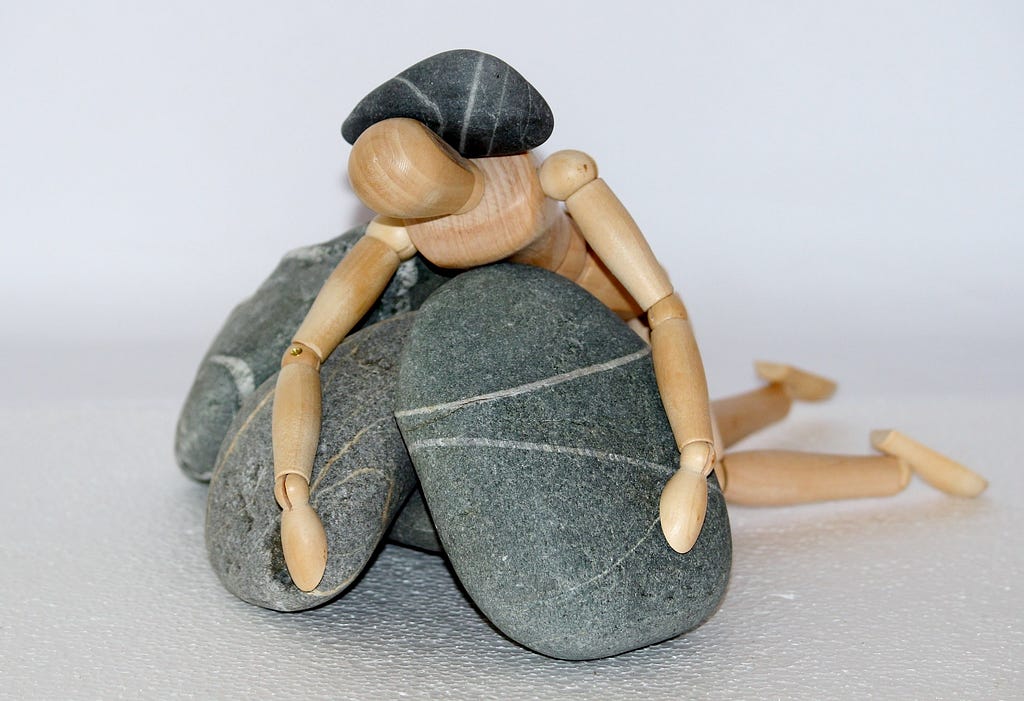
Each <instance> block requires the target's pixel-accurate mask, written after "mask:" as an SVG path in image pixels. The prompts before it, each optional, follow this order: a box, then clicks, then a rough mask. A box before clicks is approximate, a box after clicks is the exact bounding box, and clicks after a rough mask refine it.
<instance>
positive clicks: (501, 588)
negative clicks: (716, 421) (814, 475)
mask: <svg viewBox="0 0 1024 701" xmlns="http://www.w3.org/2000/svg"><path fill="white" fill-rule="evenodd" d="M397 406H398V411H397V413H396V415H397V418H398V421H399V426H400V427H401V430H402V435H403V436H404V437H405V440H406V445H407V447H408V449H409V453H410V455H411V456H412V459H413V462H414V464H415V466H416V472H417V474H418V476H419V479H420V484H421V488H422V490H423V494H424V497H425V498H426V501H427V504H428V505H429V506H430V513H431V515H432V516H433V520H434V524H435V526H436V528H437V533H438V535H439V537H440V540H441V543H442V545H443V546H444V551H445V553H446V554H447V555H448V557H449V559H450V561H451V563H452V566H453V568H454V570H455V572H456V574H457V575H458V577H459V579H460V581H461V582H462V584H463V586H464V587H465V589H466V591H467V593H468V594H469V595H470V597H472V599H473V601H474V602H475V603H476V605H477V606H478V607H479V608H480V610H481V611H482V612H483V613H484V614H485V615H486V616H487V617H488V618H489V619H490V621H491V623H493V624H494V625H495V626H496V627H497V628H498V629H499V630H501V631H502V632H504V633H505V634H506V635H508V636H509V637H510V638H512V639H513V640H515V641H517V642H518V643H520V644H522V645H524V646H526V647H529V648H531V649H533V650H536V651H538V652H540V653H543V654H545V655H549V656H552V657H560V658H566V659H590V658H597V657H605V656H609V655H615V654H618V653H622V652H626V651H628V650H633V649H637V648H640V647H644V646H646V645H650V644H653V643H656V642H659V641H662V640H666V639H668V638H671V637H674V636H676V635H679V634H680V633H683V632H685V631H687V630H690V629H691V628H694V627H695V626H697V625H699V624H700V623H701V622H703V621H704V620H705V619H707V618H708V617H709V616H710V615H711V614H712V613H713V612H714V611H715V609H716V607H717V606H718V603H719V601H720V600H721V598H722V596H723V595H724V592H725V587H726V584H727V582H728V578H729V571H730V567H731V561H732V545H731V538H730V532H729V520H728V515H727V513H726V509H725V501H724V499H723V498H722V493H721V490H720V489H719V487H718V483H717V482H716V481H715V479H714V477H712V478H711V479H710V480H709V489H708V510H707V517H706V519H705V523H704V528H703V530H702V532H701V535H700V537H699V538H698V540H697V543H696V545H695V546H694V548H693V549H692V550H691V551H690V552H689V553H686V554H680V553H676V552H674V551H673V550H672V549H671V548H670V547H669V545H668V544H667V542H666V541H665V538H664V536H663V535H662V532H661V524H660V520H659V516H658V511H659V509H658V507H659V499H660V495H661V491H662V488H663V487H664V485H665V483H666V482H667V481H668V479H669V477H670V476H671V475H672V474H673V473H674V472H675V470H676V469H677V467H678V461H679V452H678V450H677V448H676V445H675V440H674V438H673V435H672V431H671V428H670V427H669V424H668V420H667V419H666V417H665V413H664V408H663V407H662V403H661V398H660V395H659V393H658V387H657V383H656V382H655V378H654V372H653V369H652V366H651V360H650V351H649V349H648V348H647V346H646V344H645V343H644V342H643V341H641V340H640V338H639V337H638V336H637V335H636V334H635V333H633V331H631V330H630V329H629V328H628V327H627V326H625V325H624V324H623V323H622V322H621V321H620V320H619V319H618V318H617V317H616V316H615V315H614V314H612V313H611V312H610V311H608V310H607V309H606V308H605V307H604V306H603V305H602V304H601V303H600V302H598V301H597V300H596V299H594V298H593V297H592V296H590V295H589V294H587V293H586V292H585V291H583V290H582V289H581V288H579V287H578V286H576V285H575V284H573V283H571V282H569V281H568V280H565V279H564V278H561V277H559V276H557V275H555V274H553V273H549V272H546V271H543V270H540V269H537V268H530V267H525V266H509V265H500V266H492V267H489V268H480V269H477V270H474V271H471V272H468V273H465V274H463V275H460V276H459V277H457V278H455V279H454V280H453V281H451V282H449V283H447V284H446V285H445V286H444V287H442V288H441V289H440V290H438V291H437V292H435V293H434V294H433V295H432V296H431V298H430V299H429V300H428V301H427V302H426V303H425V304H424V306H423V307H422V308H421V310H420V311H419V312H418V314H417V318H416V322H415V325H414V327H413V330H412V333H411V335H410V337H409V340H408V341H407V343H406V346H405V355H404V357H403V360H402V367H401V375H400V380H399V390H398V405H397Z"/></svg>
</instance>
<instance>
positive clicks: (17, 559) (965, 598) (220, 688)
mask: <svg viewBox="0 0 1024 701" xmlns="http://www.w3.org/2000/svg"><path fill="white" fill-rule="evenodd" d="M112 356H113V354H108V355H107V356H105V357H107V358H110V357H112ZM94 360H95V363H96V364H95V370H96V373H97V374H96V377H104V376H110V375H109V374H108V372H107V370H108V368H107V367H106V365H110V364H112V363H111V361H109V360H108V361H103V360H102V359H100V358H99V357H97V358H96V359H94ZM180 365H181V366H182V370H181V371H183V372H184V369H183V368H184V365H185V363H184V361H182V362H181V363H180ZM175 374H176V372H174V371H171V372H169V375H170V376H171V377H173V376H175ZM139 377H140V378H141V377H142V376H141V375H140V376H139ZM147 381H148V382H150V383H152V382H154V381H155V382H157V383H159V382H160V380H154V379H153V378H152V376H150V377H149V379H148V380H141V379H140V382H143V384H145V382H147ZM44 385H45V383H44ZM129 385H130V383H128V382H125V383H124V384H123V386H122V387H121V391H120V394H121V395H122V396H120V397H118V396H117V395H118V394H119V392H118V391H116V390H117V387H116V386H115V387H114V389H113V390H112V391H111V393H110V394H111V396H110V397H108V398H107V399H103V400H97V399H95V398H93V399H90V398H88V397H87V396H84V395H85V388H83V390H82V393H83V396H81V397H80V398H72V399H54V400H51V401H44V400H43V399H41V398H35V399H24V395H22V396H23V400H22V401H10V400H7V401H4V402H3V403H2V405H0V432H2V433H0V445H2V464H3V471H4V483H5V492H6V494H7V499H6V508H5V512H6V513H5V518H4V522H5V526H4V529H3V537H2V538H0V556H2V561H3V563H4V566H3V568H2V569H0V592H3V595H2V596H3V608H4V611H5V613H4V616H3V621H2V624H0V658H2V659H3V664H2V666H0V696H3V697H9V698H56V697H78V698H110V697H122V696H124V697H147V698H153V697H175V696H185V697H187V696H199V697H205V698H209V697H214V696H232V697H243V696H252V695H255V696H258V697H263V696H271V695H276V694H279V695H281V696H291V695H292V694H293V693H295V692H296V691H297V692H300V693H302V694H303V695H305V696H308V697H333V698H370V697H378V698H395V697H399V696H405V697H409V698H440V697H445V698H465V699H475V698H481V697H484V696H491V695H500V696H502V697H506V698H540V697H543V698H593V697H620V696H622V695H625V694H627V693H638V694H642V695H644V696H645V697H649V698H680V697H706V698H728V699H734V698H775V697H780V698H809V699H821V698H852V697H858V698H865V697H881V698H974V699H985V698H993V699H995V698H1019V697H1020V696H1021V695H1022V693H1024V677H1022V674H1021V665H1022V660H1024V625H1022V614H1024V592H1022V588H1021V585H1020V580H1021V576H1022V575H1024V555H1022V553H1024V535H1022V534H1024V511H1022V506H1021V503H1020V499H1021V497H1022V496H1024V489H1022V486H1024V478H1022V476H1021V470H1020V465H1019V460H1018V458H1017V454H1016V451H1014V450H1011V445H1012V437H1013V436H1014V435H1016V434H1018V433H1019V431H1020V419H1021V416H1024V401H1022V400H1021V398H1020V397H1012V396H1007V397H1003V398H1001V399H987V400H986V399H984V398H983V397H970V396H961V397H945V398H937V397H921V396H918V397H901V396H890V397H886V398H881V397H859V398H848V399H844V398H843V395H842V394H840V395H839V397H837V398H836V399H834V400H833V401H831V402H830V403H828V404H824V405H820V406H813V407H811V406H803V407H798V408H797V410H796V411H795V412H794V414H793V415H792V416H791V417H790V418H789V419H788V420H787V422H786V423H785V424H783V425H781V426H778V427H775V428H773V429H771V430H769V431H767V432H765V433H763V434H762V435H761V436H759V437H757V438H756V439H753V440H752V441H751V445H762V446H773V447H796V446H803V447H814V448H821V449H832V450H848V451H861V450H863V449H864V443H865V442H866V437H865V436H866V428H867V427H870V426H873V425H875V424H876V423H877V422H878V420H884V421H885V423H888V424H892V425H897V426H900V427H901V428H903V429H905V430H906V431H907V432H909V433H911V434H912V435H917V436H918V437H920V438H922V439H924V440H928V441H931V442H932V443H933V444H936V445H941V446H942V448H943V449H945V450H946V451H948V452H949V453H951V454H953V455H956V456H957V457H960V458H961V459H963V460H964V461H966V462H969V463H970V464H972V465H973V466H975V467H977V468H978V469H979V470H980V471H982V472H984V473H985V474H986V475H987V476H988V477H989V478H990V480H991V482H992V486H991V489H990V491H989V492H988V493H987V494H986V495H985V496H984V497H983V498H981V499H979V500H977V501H960V500H954V499H949V498H946V497H943V496H941V495H939V494H936V493H934V492H933V491H931V490H930V489H928V488H927V487H925V486H924V485H922V484H920V483H915V484H913V485H912V486H911V488H910V489H909V490H908V492H906V493H905V494H903V495H901V496H899V497H897V498H894V499H889V500H873V501H864V502H859V503H848V504H842V505H822V506H810V507H802V508H792V509H787V510H751V509H739V508H736V509H734V510H733V511H732V523H733V529H734V539H735V566H734V572H733V577H732V582H731V584H730V587H729V592H728V594H727V596H726V599H725V602H724V604H723V605H722V607H721V609H720V610H719V612H718V613H717V614H716V615H715V617H714V618H713V619H712V620H711V621H710V622H709V623H707V624H706V625H704V626H703V627H702V628H700V629H698V630H697V631H695V632H693V633H691V634H690V635H687V636H685V637H683V638H680V639H676V640H673V641H670V642H666V643H664V644H661V645H657V646H654V647H651V648H648V649H645V650H641V651H638V652H634V653H631V654H627V655H624V656H621V657H618V658H613V659H608V660H601V661H595V662H586V663H568V662H561V661H554V660H550V659H547V658H544V657H540V656H538V655H536V654H533V653H531V652H528V651H526V650H523V649H521V648H519V647H517V646H516V645H514V644H513V643H511V642H509V641H507V640H506V639H504V638H503V637H502V636H501V635H500V634H498V633H497V632H495V631H494V630H493V629H492V628H491V627H490V626H489V625H488V624H487V623H486V622H485V621H484V620H482V619H481V618H480V617H479V616H478V614H477V613H476V612H475V611H474V610H473V609H472V608H471V606H470V605H469V604H468V603H467V601H466V600H465V599H464V597H463V595H462V594H461V593H460V591H459V589H458V588H457V587H456V585H455V584H454V583H453V581H452V579H451V577H450V576H449V573H448V571H447V570H446V568H445V567H444V565H443V564H442V563H441V561H440V560H439V559H437V558H434V557H431V556H427V555H423V554H420V553H416V552H412V551H407V550H403V549H401V548H395V547H389V548H387V549H385V550H384V552H383V553H382V554H381V556H380V557H379V559H378V560H377V561H376V562H375V563H374V565H373V567H372V569H371V570H370V571H369V573H368V574H367V576H366V577H365V578H364V579H363V580H361V581H360V582H359V583H358V584H357V585H356V586H355V587H354V588H353V589H352V590H351V591H350V592H349V593H348V594H347V595H346V596H345V597H343V598H342V599H340V600H338V601H336V602H335V603H333V604H330V605H328V606H325V607H323V608H321V609H319V610H316V611H311V612H307V613H302V614H280V613H272V612H269V611H264V610H261V609H258V608H254V607H251V606H249V605H247V604H244V603H242V602H240V601H238V600H236V599H235V598H234V597H232V596H231V595H230V594H228V593H227V592H225V591H224V590H223V589H222V588H221V587H220V585H219V583H218V582H217V580H216V578H215V577H214V575H213V573H212V572H211V570H210V568H209V567H208V565H207V563H206V559H205V552H204V546H203V509H204V494H205V488H204V487H202V486H200V485H197V484H195V483H192V482H190V481H189V480H188V479H186V478H185V477H183V476H182V475H181V474H179V473H178V471H177V468H176V466H175V465H174V462H173V459H172V457H171V451H170V443H171V436H172V428H173V423H174V420H175V417H176V413H177V410H178V406H177V399H156V400H153V399H150V400H142V399H138V398H133V397H132V396H131V395H132V394H133V392H132V391H130V389H129ZM44 389H45V387H44ZM44 393H45V392H44ZM72 394H74V393H73V392H72ZM965 429H969V430H971V431H975V432H977V433H974V434H973V435H982V436H985V439H984V440H980V441H979V440H975V439H973V438H972V436H971V435H969V434H968V431H967V430H965Z"/></svg>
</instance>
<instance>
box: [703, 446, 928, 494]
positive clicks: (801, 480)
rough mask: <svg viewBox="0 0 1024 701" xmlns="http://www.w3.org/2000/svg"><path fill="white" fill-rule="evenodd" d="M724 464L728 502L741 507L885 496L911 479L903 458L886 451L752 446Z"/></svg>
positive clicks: (731, 455)
mask: <svg viewBox="0 0 1024 701" xmlns="http://www.w3.org/2000/svg"><path fill="white" fill-rule="evenodd" d="M722 465H723V467H724V468H725V473H726V475H727V481H726V488H725V499H726V501H727V502H729V503H730V504H741V505H745V506H784V505H788V504H804V503H808V502H815V501H829V500H833V499H858V498H862V497H884V496H890V495H892V494H896V493H898V492H900V491H901V490H902V489H903V488H904V487H906V486H907V483H908V482H909V481H910V467H909V466H908V465H907V463H906V462H905V461H904V460H901V459H899V458H896V457H890V456H866V457H864V456H847V455H819V454H815V453H797V452H791V451H784V450H755V451H746V452H737V453H728V454H727V455H725V456H724V457H723V458H722Z"/></svg>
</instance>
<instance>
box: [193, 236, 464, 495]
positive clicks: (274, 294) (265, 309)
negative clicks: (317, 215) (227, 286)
mask: <svg viewBox="0 0 1024 701" xmlns="http://www.w3.org/2000/svg"><path fill="white" fill-rule="evenodd" d="M365 229H366V227H365V226H361V227H357V228H355V229H352V230H351V231H348V232H346V233H344V234H342V235H341V236H339V237H337V238H335V239H332V240H330V241H327V242H326V243H321V244H317V245H313V246H307V247H305V248H299V249H296V250H294V251H291V252H290V253H288V254H286V255H285V256H284V258H283V259H282V260H281V262H280V263H279V264H278V266H277V268H276V269H275V270H274V271H273V272H272V273H271V274H270V277H268V278H267V279H266V281H264V282H263V284H262V285H260V287H259V289H258V290H256V292H255V294H253V295H252V296H251V297H249V298H248V299H246V300H245V301H243V302H242V303H240V304H239V305H238V306H237V307H235V309H234V310H233V311H232V312H231V314H230V316H229V317H228V318H227V321H225V322H224V326H223V327H222V328H221V330H220V332H219V333H218V334H217V337H216V338H214V340H213V343H211V344H210V349H209V350H208V351H207V352H206V355H205V356H204V357H203V360H202V362H201V363H200V365H199V371H198V372H197V374H196V378H195V381H194V382H193V383H192V388H191V390H190V391H189V393H188V397H187V398H186V399H185V405H184V406H183V407H182V410H181V415H180V417H179V419H178V426H177V431H176V435H175V441H174V452H175V455H176V457H177V459H178V464H179V465H180V466H181V469H182V470H184V472H185V473H186V474H188V475H189V476H191V477H194V478H195V479H198V480H203V481H205V480H208V479H210V475H211V474H212V472H213V467H214V463H215V461H216V458H217V452H218V451H219V450H220V445H221V441H222V440H223V439H224V435H225V434H226V433H227V430H228V426H230V425H231V421H232V420H233V419H234V417H235V414H236V413H237V412H238V410H239V407H241V405H242V401H243V400H244V399H245V398H246V397H248V396H249V395H250V394H252V392H253V391H255V389H256V388H257V387H259V386H260V385H261V384H262V383H263V381H264V380H266V379H267V378H268V377H270V376H271V375H272V374H274V373H275V372H277V370H278V369H279V368H280V366H281V354H282V353H284V351H285V349H286V348H287V347H288V344H289V342H290V341H291V339H292V335H293V334H294V333H295V331H296V329H298V328H299V324H301V323H302V319H303V318H304V317H305V316H306V312H307V311H309V307H310V306H311V305H312V303H313V300H314V299H315V298H316V295H317V293H318V292H319V291H320V288H321V287H322V286H323V283H324V280H326V279H327V276H328V275H330V273H331V271H332V270H334V268H335V266H337V264H338V262H339V261H341V259H342V257H343V256H344V255H345V254H346V253H347V252H348V250H349V249H350V248H352V246H353V245H354V244H355V242H356V241H358V240H359V238H360V237H361V236H362V235H363V232H364V231H365ZM443 281H444V278H442V277H440V276H439V275H437V274H435V273H434V272H432V271H431V270H430V269H429V268H427V267H426V266H425V265H424V264H423V262H422V261H421V260H420V259H419V258H418V257H417V258H414V259H412V260H409V261H406V262H405V263H403V264H402V265H401V267H399V269H398V273H397V274H396V275H395V278H394V280H392V281H391V284H390V285H388V288H387V289H386V290H385V292H384V294H383V295H382V296H381V299H380V301H379V302H378V303H377V304H376V305H375V306H374V307H373V309H371V311H370V312H369V314H367V316H366V318H365V319H364V320H363V322H362V325H366V324H372V323H373V322H375V321H377V320H379V319H383V318H386V317H389V316H391V315H392V314H396V313H398V312H403V311H409V310H411V309H416V308H417V307H418V306H419V305H420V304H422V302H423V300H425V299H426V298H427V297H428V296H429V295H430V293H431V292H432V291H433V290H434V289H436V288H437V287H438V286H439V285H440V284H441V283H442V282H443Z"/></svg>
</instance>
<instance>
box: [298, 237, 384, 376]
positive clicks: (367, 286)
mask: <svg viewBox="0 0 1024 701" xmlns="http://www.w3.org/2000/svg"><path fill="white" fill-rule="evenodd" d="M399 263H401V258H400V257H399V255H398V253H396V252H395V251H394V250H392V248H391V246H390V245H389V244H388V243H386V242H385V241H382V240H380V239H379V238H375V237H374V236H372V235H371V236H364V237H363V238H361V239H359V240H358V241H357V242H356V244H355V245H354V246H353V247H352V249H351V250H350V251H349V252H348V253H347V254H346V255H345V257H344V258H343V259H342V261H341V263H339V264H338V267H336V268H335V269H334V272H332V273H331V275H330V277H328V278H327V281H326V282H325V283H324V286H323V287H322V288H320V293H319V294H318V295H317V298H316V301H314V302H313V306H312V307H311V308H310V310H309V313H308V314H306V318H305V319H304V320H303V321H302V325H301V326H299V330H298V331H296V332H295V340H296V341H299V342H300V343H303V344H305V345H307V346H309V347H310V348H312V349H313V351H315V352H316V354H317V355H318V356H320V358H321V359H323V360H326V359H327V356H328V355H330V353H331V351H333V350H334V349H335V348H336V347H337V346H338V344H339V343H341V340H342V339H343V338H345V336H346V335H347V334H348V332H349V331H351V330H352V327H353V326H355V325H356V324H357V323H358V322H359V320H360V319H362V318H363V316H364V315H365V314H366V312H368V311H369V310H370V307H372V306H373V305H374V303H375V302H376V301H377V300H378V299H379V298H380V295H381V293H382V292H384V288H385V287H387V284H388V282H389V281H390V280H391V277H392V276H393V275H394V274H395V271H396V270H398V265H399Z"/></svg>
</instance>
